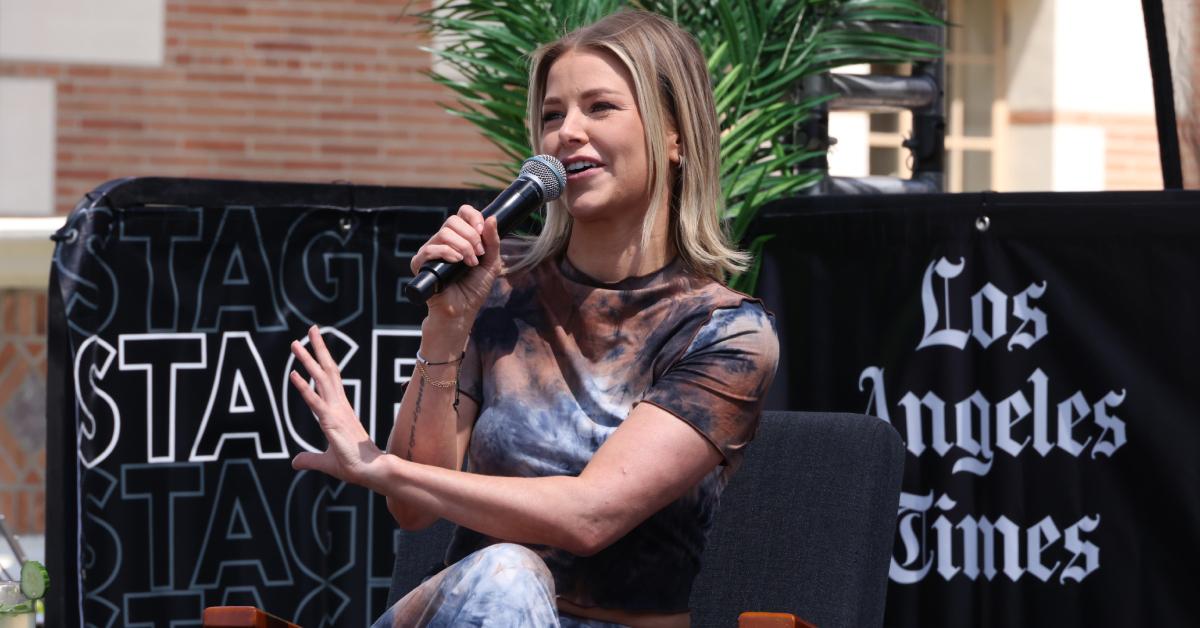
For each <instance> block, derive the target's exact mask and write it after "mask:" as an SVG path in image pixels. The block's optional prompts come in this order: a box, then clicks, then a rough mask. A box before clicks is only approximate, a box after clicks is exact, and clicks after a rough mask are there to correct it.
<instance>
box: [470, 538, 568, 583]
mask: <svg viewBox="0 0 1200 628" xmlns="http://www.w3.org/2000/svg"><path fill="white" fill-rule="evenodd" d="M471 558H473V559H474V560H476V561H478V562H477V564H476V566H475V568H476V569H480V570H482V571H483V572H484V573H486V574H489V575H494V576H500V575H501V574H504V575H506V576H509V577H512V576H513V575H516V574H527V575H529V576H532V577H534V578H536V579H538V580H541V581H547V580H549V581H552V580H553V577H552V576H551V574H550V569H549V568H548V567H546V563H545V561H543V560H542V557H541V556H538V554H537V552H535V551H533V550H531V549H529V548H528V547H525V546H524V545H517V544H516V543H496V544H495V545H489V546H487V547H485V548H483V549H480V550H478V551H476V552H475V553H474V554H473V555H472V557H471Z"/></svg>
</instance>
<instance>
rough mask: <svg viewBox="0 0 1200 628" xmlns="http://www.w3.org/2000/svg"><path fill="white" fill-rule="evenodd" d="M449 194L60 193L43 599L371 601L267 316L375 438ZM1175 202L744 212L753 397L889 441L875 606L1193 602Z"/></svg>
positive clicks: (287, 613) (1122, 611)
mask: <svg viewBox="0 0 1200 628" xmlns="http://www.w3.org/2000/svg"><path fill="white" fill-rule="evenodd" d="M481 196H482V198H481ZM464 201H467V202H470V201H474V202H475V203H477V204H478V203H479V202H481V201H482V202H486V195H481V194H480V193H477V192H473V193H468V192H464V191H451V190H414V189H407V190H403V189H389V188H374V187H351V186H336V185H299V184H262V183H230V182H212V181H185V180H170V179H140V180H131V181H124V182H114V183H113V184H110V185H108V186H106V187H105V188H102V189H100V190H98V191H97V193H94V194H93V195H92V196H90V197H89V199H88V200H86V201H85V202H84V203H82V204H81V205H80V207H79V208H78V209H77V210H76V212H75V213H74V214H73V215H72V216H71V217H70V219H69V221H68V224H67V226H66V227H64V229H63V230H62V231H61V232H60V234H59V238H60V239H61V241H60V244H59V246H58V248H57V250H56V254H55V262H54V268H53V271H52V276H51V294H50V301H51V306H50V307H51V312H50V318H51V327H52V328H51V330H50V341H51V348H50V351H51V359H50V381H49V386H48V388H49V390H50V392H49V395H50V398H49V404H48V412H49V414H50V417H49V418H50V426H49V436H50V442H49V446H48V456H49V460H48V467H49V469H48V484H49V488H48V490H49V498H48V505H47V509H48V529H49V531H50V532H49V534H48V538H47V555H48V559H49V562H50V569H51V575H52V578H53V581H54V583H55V585H54V587H53V588H52V589H51V598H50V599H49V600H48V604H47V611H48V613H50V616H49V618H48V619H49V622H50V623H52V624H53V625H61V626H73V625H85V624H86V625H94V626H116V625H127V624H138V625H156V626H157V625H161V626H168V625H170V623H171V622H174V621H178V622H185V623H186V622H188V621H193V622H194V621H196V620H197V619H198V618H199V617H200V614H201V612H202V609H203V608H204V607H205V606H211V605H220V604H251V605H255V606H259V607H262V608H265V609H267V610H269V611H271V612H273V613H276V614H278V615H281V616H284V617H288V618H291V619H293V620H295V621H297V622H298V623H300V624H301V625H304V626H312V627H315V626H321V625H337V626H353V625H366V624H368V623H369V622H370V621H371V620H372V619H373V618H374V617H376V616H377V615H378V613H379V612H381V611H382V609H383V605H384V600H385V596H386V593H387V586H388V582H389V578H390V572H391V567H392V554H393V551H392V550H393V547H394V543H395V542H396V540H397V539H398V538H399V535H400V534H401V533H400V532H399V531H397V529H396V527H395V525H394V524H393V522H392V520H391V518H390V516H389V515H388V513H387V511H386V509H385V508H384V504H383V500H382V498H378V497H373V496H371V495H369V494H368V493H367V492H366V491H365V490H364V489H361V488H359V487H353V486H345V485H343V484H341V483H339V482H336V481H333V480H330V479H329V478H326V477H322V476H320V475H317V474H313V473H295V472H293V471H292V470H291V467H290V465H289V460H290V458H291V456H293V455H294V454H296V453H297V452H299V451H303V450H305V449H309V450H312V449H318V448H321V447H323V445H324V441H323V438H322V437H321V434H320V432H319V430H318V429H317V427H316V425H315V423H314V422H313V420H312V417H311V414H310V413H309V412H308V411H307V409H306V408H305V407H304V405H303V402H302V401H301V400H300V399H299V397H298V396H297V395H296V394H295V393H294V392H293V391H292V390H291V387H290V386H289V385H288V384H287V380H286V373H287V372H288V370H289V369H290V368H291V354H290V352H289V351H288V343H290V342H291V340H292V339H295V338H301V337H302V336H303V331H304V329H305V328H307V327H308V326H309V325H311V324H317V325H319V326H320V327H321V329H322V331H323V333H324V337H325V340H326V342H327V343H328V344H329V345H330V347H331V349H332V351H333V353H334V355H335V358H336V359H338V360H339V363H340V364H341V366H342V368H343V371H344V373H345V376H344V377H345V383H346V386H347V393H348V396H349V398H350V399H351V401H352V402H353V403H354V404H355V406H356V408H357V410H358V412H359V414H360V416H361V417H362V419H363V421H364V424H365V425H366V426H367V429H368V431H369V432H370V433H371V434H372V435H373V436H374V438H375V440H376V442H377V443H379V444H380V445H383V444H384V442H385V441H386V438H387V435H388V431H389V430H390V427H391V421H392V416H393V415H394V412H395V406H396V404H397V403H398V402H399V396H400V393H401V384H402V383H403V382H404V381H406V380H407V378H408V377H409V375H410V373H411V365H412V360H413V355H414V352H415V348H416V346H417V341H418V336H417V334H418V327H417V325H418V323H419V320H420V317H421V316H422V315H423V307H414V306H413V305H411V304H409V303H407V302H406V301H404V299H403V296H402V293H401V291H400V289H399V288H400V285H401V284H402V282H403V281H405V280H406V279H407V278H408V274H409V273H408V261H409V257H408V256H409V255H411V253H412V252H414V251H415V250H416V248H417V247H418V246H419V244H420V243H421V242H423V241H424V239H425V238H426V237H427V235H428V234H429V233H431V232H432V231H433V230H434V229H435V228H436V227H437V225H439V224H440V223H441V221H442V220H443V218H444V216H445V215H446V211H447V208H451V207H456V206H457V205H458V204H459V203H461V202H464ZM1197 206H1200V195H1198V194H1196V193H1129V194H1053V195H1051V194H1045V195H978V194H973V195H938V196H929V197H919V196H906V197H860V198H840V199H837V198H821V199H800V200H796V201H792V202H789V203H787V204H784V205H780V206H776V207H774V208H772V209H771V210H770V211H768V212H767V215H766V216H765V217H764V218H763V219H762V220H761V221H760V222H759V224H758V227H757V228H758V230H759V232H760V233H770V234H773V235H774V239H773V240H772V241H771V242H770V243H769V244H768V246H767V251H766V259H767V262H766V267H765V268H764V273H763V278H762V285H761V289H760V291H761V292H763V293H764V295H765V296H766V298H767V300H768V302H769V306H770V307H771V308H772V309H773V310H775V312H776V314H777V315H778V317H779V322H780V325H779V327H780V334H781V342H782V345H783V348H784V352H783V356H782V365H781V371H780V375H779V377H778V378H777V379H776V385H775V387H774V389H773V391H772V399H771V400H770V405H771V406H772V407H774V408H792V409H808V410H839V411H855V412H863V411H866V412H868V413H871V414H875V415H877V416H880V417H883V418H886V419H887V420H889V421H891V423H892V424H893V425H895V427H896V428H897V429H898V430H899V431H900V434H901V436H902V437H904V439H905V441H906V444H907V447H908V451H909V456H908V464H907V469H906V478H905V481H904V489H903V491H904V494H903V496H902V500H901V503H900V505H899V509H898V513H897V514H898V517H897V541H896V546H895V551H894V555H893V563H892V567H891V577H892V581H891V583H890V586H889V600H888V614H887V620H886V623H887V624H888V625H894V626H964V625H971V626H975V625H978V626H1016V625H1022V626H1025V625H1032V626H1077V625H1080V626H1081V625H1084V624H1088V625H1114V626H1115V625H1124V624H1135V625H1148V624H1154V625H1181V624H1189V623H1191V622H1190V619H1191V618H1192V617H1194V616H1196V615H1197V613H1198V612H1200V608H1198V607H1200V603H1197V602H1196V601H1194V599H1195V596H1194V595H1192V592H1193V591H1194V590H1196V588H1197V587H1196V585H1197V577H1196V576H1195V575H1194V573H1195V571H1194V568H1193V567H1194V566H1195V565H1197V564H1200V491H1198V490H1197V487H1198V486H1200V456H1197V454H1198V453H1200V452H1198V451H1197V449H1198V448H1200V412H1198V410H1200V392H1198V387H1197V384H1198V383H1200V382H1197V381H1196V380H1197V370H1196V367H1195V365H1194V364H1193V362H1192V359H1193V356H1194V355H1195V354H1196V353H1197V349H1200V342H1198V340H1200V338H1198V335H1200V332H1198V331H1197V328H1196V323H1197V321H1200V296H1198V295H1197V289H1196V287H1197V286H1200V246H1197V243H1198V242H1200V240H1198V238H1197V236H1198V235H1200V214H1196V213H1195V209H1196V208H1197ZM764 542H767V541H764ZM422 567H424V566H422ZM76 575H78V577H75V576H76ZM77 609H82V610H81V611H77ZM794 610H795V611H796V612H798V613H799V614H801V615H803V609H794Z"/></svg>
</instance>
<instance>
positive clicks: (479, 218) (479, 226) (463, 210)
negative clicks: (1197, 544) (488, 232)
mask: <svg viewBox="0 0 1200 628" xmlns="http://www.w3.org/2000/svg"><path fill="white" fill-rule="evenodd" d="M458 217H459V218H462V219H463V220H464V221H466V223H467V224H469V225H471V228H472V229H474V230H475V232H476V233H483V212H481V211H479V210H478V209H475V208H474V207H471V206H470V205H463V206H462V207H459V208H458ZM481 255H482V253H481Z"/></svg>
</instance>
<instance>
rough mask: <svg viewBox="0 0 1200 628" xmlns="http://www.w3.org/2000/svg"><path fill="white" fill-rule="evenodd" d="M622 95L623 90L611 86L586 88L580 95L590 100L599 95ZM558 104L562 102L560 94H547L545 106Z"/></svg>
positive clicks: (543, 104) (581, 97)
mask: <svg viewBox="0 0 1200 628" xmlns="http://www.w3.org/2000/svg"><path fill="white" fill-rule="evenodd" d="M621 95H622V93H621V92H619V91H617V90H615V89H612V88H609V87H593V88H592V89H589V90H585V91H584V92H583V93H581V94H580V95H579V98H580V99H583V100H588V99H590V98H596V97H597V96H621ZM558 104H562V99H561V98H559V97H558V96H547V97H546V98H545V99H543V100H542V106H543V107H545V106H546V105H558Z"/></svg>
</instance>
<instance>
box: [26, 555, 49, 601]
mask: <svg viewBox="0 0 1200 628" xmlns="http://www.w3.org/2000/svg"><path fill="white" fill-rule="evenodd" d="M49 586H50V573H49V572H48V571H46V566H45V565H43V564H41V563H39V562H38V561H36V560H27V561H25V564H24V565H21V593H22V594H24V595H25V597H27V598H29V599H31V600H40V599H42V598H43V597H45V595H46V589H47V588H49Z"/></svg>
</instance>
